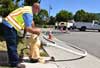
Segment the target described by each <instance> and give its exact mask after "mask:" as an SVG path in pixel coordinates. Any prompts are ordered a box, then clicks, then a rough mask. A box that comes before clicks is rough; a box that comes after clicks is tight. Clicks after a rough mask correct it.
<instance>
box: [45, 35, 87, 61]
mask: <svg viewBox="0 0 100 68" xmlns="http://www.w3.org/2000/svg"><path fill="white" fill-rule="evenodd" d="M43 38H44V39H45V40H47V41H48V42H49V43H45V45H47V46H53V47H57V48H60V49H62V50H64V51H67V52H70V53H73V54H76V55H79V56H80V57H77V58H73V59H65V60H55V58H54V57H51V58H52V59H53V60H55V62H58V61H72V60H77V59H81V58H84V57H86V56H87V51H86V50H84V49H81V48H79V47H77V46H73V45H70V46H71V47H72V48H74V49H77V50H79V51H81V52H83V53H79V52H75V51H73V50H71V49H67V48H64V47H62V46H59V45H57V44H56V43H55V42H54V41H51V40H49V39H47V38H46V36H43Z"/></svg>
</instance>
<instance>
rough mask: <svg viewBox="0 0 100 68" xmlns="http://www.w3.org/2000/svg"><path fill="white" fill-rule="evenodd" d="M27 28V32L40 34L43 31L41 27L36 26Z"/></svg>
mask: <svg viewBox="0 0 100 68" xmlns="http://www.w3.org/2000/svg"><path fill="white" fill-rule="evenodd" d="M25 29H26V31H27V32H30V33H32V34H37V35H39V34H40V33H41V29H40V28H36V27H26V28H25Z"/></svg>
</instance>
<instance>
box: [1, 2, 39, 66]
mask: <svg viewBox="0 0 100 68" xmlns="http://www.w3.org/2000/svg"><path fill="white" fill-rule="evenodd" d="M39 11H40V5H39V3H34V4H33V6H24V7H20V8H18V9H16V10H14V11H12V12H11V13H10V14H9V15H8V16H7V17H6V18H5V19H4V20H3V23H2V24H3V26H2V27H3V31H4V35H3V37H4V38H5V40H6V43H7V52H8V58H9V64H10V66H11V67H16V66H17V65H18V63H19V56H18V53H17V44H18V34H17V32H20V30H24V29H25V30H26V31H27V32H30V33H32V34H36V35H39V34H40V33H41V30H40V28H36V27H35V26H34V22H33V14H37V13H38V12H39Z"/></svg>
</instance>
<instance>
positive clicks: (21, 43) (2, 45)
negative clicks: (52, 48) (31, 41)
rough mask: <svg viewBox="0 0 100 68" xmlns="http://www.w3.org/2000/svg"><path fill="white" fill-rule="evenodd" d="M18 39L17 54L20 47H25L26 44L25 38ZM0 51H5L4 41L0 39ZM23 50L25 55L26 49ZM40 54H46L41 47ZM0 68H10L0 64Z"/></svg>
mask: <svg viewBox="0 0 100 68" xmlns="http://www.w3.org/2000/svg"><path fill="white" fill-rule="evenodd" d="M20 41H21V42H19V44H18V54H20V52H21V49H22V48H25V47H26V46H27V44H26V42H27V41H26V40H25V39H23V40H20ZM1 51H7V48H6V43H5V41H0V52H1ZM24 52H25V56H27V53H28V49H27V50H25V51H24ZM40 54H41V56H47V54H46V53H45V52H44V51H43V50H42V49H41V53H40ZM0 68H10V67H7V66H0Z"/></svg>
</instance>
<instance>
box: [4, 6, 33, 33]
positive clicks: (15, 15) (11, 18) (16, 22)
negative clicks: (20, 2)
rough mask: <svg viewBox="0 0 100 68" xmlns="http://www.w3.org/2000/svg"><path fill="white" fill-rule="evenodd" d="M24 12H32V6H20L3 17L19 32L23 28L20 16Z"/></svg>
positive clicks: (22, 20)
mask: <svg viewBox="0 0 100 68" xmlns="http://www.w3.org/2000/svg"><path fill="white" fill-rule="evenodd" d="M24 13H30V14H32V7H31V6H25V7H20V8H18V9H16V10H14V11H13V12H11V13H10V14H9V15H8V16H7V17H6V18H5V20H6V21H8V23H9V24H10V25H12V26H13V27H14V28H15V29H16V30H17V31H18V32H19V31H20V30H23V29H24V27H25V24H24V19H23V16H22V15H23V14H24Z"/></svg>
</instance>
